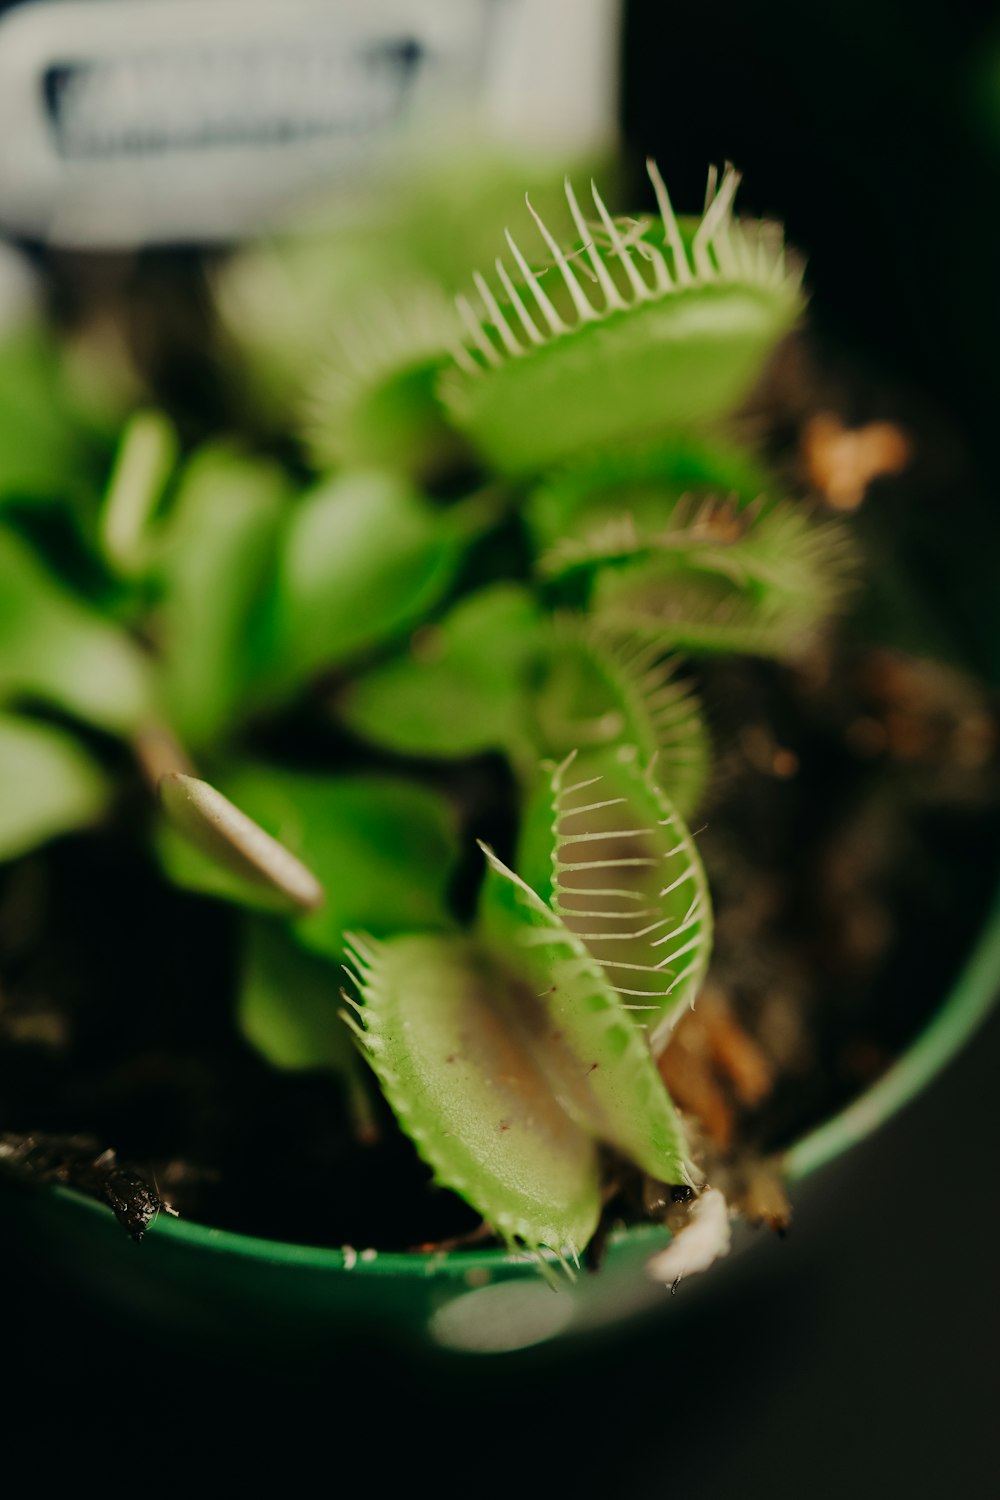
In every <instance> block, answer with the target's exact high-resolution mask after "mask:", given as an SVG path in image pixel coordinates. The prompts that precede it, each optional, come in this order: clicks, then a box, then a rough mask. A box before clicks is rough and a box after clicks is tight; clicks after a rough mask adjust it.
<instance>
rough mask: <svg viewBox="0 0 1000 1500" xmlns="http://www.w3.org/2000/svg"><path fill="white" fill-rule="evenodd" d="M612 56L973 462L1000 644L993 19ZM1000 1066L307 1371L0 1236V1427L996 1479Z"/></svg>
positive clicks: (539, 1472) (822, 1485) (957, 1489)
mask: <svg viewBox="0 0 1000 1500" xmlns="http://www.w3.org/2000/svg"><path fill="white" fill-rule="evenodd" d="M991 77H992V79H993V80H995V81H994V82H993V83H992V84H991ZM625 78H626V91H625V105H624V124H625V133H626V139H627V142H628V145H629V147H630V149H631V151H632V153H633V160H635V161H636V162H638V161H639V160H640V159H641V156H642V154H644V153H645V152H646V151H650V152H653V153H655V154H656V155H657V156H658V158H659V160H660V164H661V166H662V167H663V170H664V174H665V176H666V177H667V179H668V181H669V182H670V184H671V189H672V191H673V192H674V196H675V201H680V202H683V203H690V202H694V201H697V200H698V197H699V195H700V192H701V190H702V185H703V179H704V170H705V164H706V162H708V161H711V160H716V161H720V160H723V159H725V158H727V157H732V158H733V159H734V160H736V162H737V164H738V165H739V166H740V167H741V168H742V169H743V170H744V172H745V174H746V189H745V193H744V196H743V201H744V204H745V206H747V207H750V208H753V209H756V210H759V211H762V212H770V213H775V214H777V215H779V216H781V217H783V218H784V219H785V221H786V223H787V226H788V232H789V237H790V239H791V240H793V241H794V242H796V243H798V244H799V245H801V246H803V247H804V249H805V250H806V251H807V252H808V254H809V257H810V273H809V283H810V286H811V287H812V288H813V293H814V306H813V316H814V318H815V320H816V325H817V327H818V328H819V329H820V330H821V331H822V332H823V333H824V334H825V335H826V336H827V337H828V338H829V339H830V341H831V344H832V345H834V346H836V347H838V348H839V349H840V350H841V351H842V354H843V357H844V358H845V359H848V360H851V359H856V360H858V361H860V363H861V365H862V366H863V368H864V369H866V370H867V371H869V372H870V373H871V378H872V380H873V382H875V383H876V384H878V383H879V382H881V381H885V382H887V383H889V384H895V385H897V386H899V387H900V388H902V387H906V388H910V389H913V390H915V391H919V392H920V393H921V399H923V400H925V401H926V402H927V403H928V405H929V407H930V408H933V410H934V412H935V413H936V419H938V420H940V421H941V422H942V423H943V424H944V425H945V426H948V427H950V428H951V429H953V430H954V431H955V433H956V434H957V435H958V439H959V441H960V443H961V445H962V446H963V448H964V449H965V450H966V452H967V454H968V455H969V460H970V471H969V472H970V474H972V475H973V476H974V477H973V478H972V479H970V480H969V481H968V482H967V483H966V482H963V484H962V485H961V486H960V487H957V488H956V492H955V493H954V495H953V496H951V497H949V499H948V503H947V513H946V514H945V515H944V517H943V518H942V517H941V516H938V517H936V518H935V525H936V527H937V533H936V534H937V536H938V537H939V539H941V544H940V546H939V547H938V548H937V552H936V566H937V567H939V569H940V574H939V575H937V582H938V584H939V586H940V587H941V588H942V589H949V590H951V591H952V592H953V594H954V597H955V598H956V600H957V601H958V608H959V610H960V612H961V613H962V619H963V620H964V628H965V630H966V633H967V638H968V640H969V642H970V643H974V645H975V649H977V650H978V651H980V653H981V662H980V665H981V666H982V667H983V669H984V670H987V671H993V670H995V668H996V663H997V660H998V659H1000V630H997V629H996V628H995V626H994V628H993V630H992V633H991V631H990V620H991V619H992V618H994V617H995V615H996V612H997V608H998V604H997V597H996V596H997V594H998V593H1000V590H998V589H997V585H996V578H997V573H998V567H997V560H998V558H1000V535H998V532H1000V524H998V518H1000V507H998V506H997V504H996V503H995V493H994V492H995V481H994V479H993V468H994V461H995V444H996V436H995V434H996V428H997V424H996V417H995V407H996V399H997V369H998V362H997V349H998V334H1000V290H998V284H1000V210H998V204H1000V193H998V186H1000V32H998V30H997V23H996V21H995V20H994V19H993V18H992V17H991V16H989V15H987V14H986V13H985V9H984V8H983V7H973V6H971V5H968V4H966V5H958V6H956V5H954V4H953V5H950V6H948V7H945V6H944V5H933V6H931V5H927V6H922V7H914V6H913V5H909V4H903V3H891V0H871V3H868V4H863V3H860V0H839V3H837V4H836V5H831V6H824V7H818V6H806V5H802V4H800V5H792V4H786V3H778V4H771V5H769V6H767V7H762V6H756V5H736V4H731V3H726V4H722V5H719V4H715V5H712V6H706V5H697V4H693V5H691V4H689V5H687V6H680V5H676V4H663V3H660V4H657V3H652V0H650V3H644V4H637V3H632V4H630V5H629V6H628V7H627V28H626V40H625ZM991 99H992V103H991ZM636 181H637V182H638V175H637V177H636ZM956 538H962V539H964V540H965V542H966V545H963V546H961V547H960V546H958V545H957V543H956ZM970 538H971V539H972V541H973V543H974V544H973V545H971V546H970V545H968V544H967V543H968V540H969V539H970ZM984 641H985V642H986V645H985V648H984V646H983V642H984ZM994 642H995V643H996V646H995V647H994V646H993V645H992V643H994ZM994 651H995V652H996V654H995V655H994V654H993V653H994ZM998 1078H1000V1017H995V1018H994V1019H993V1020H992V1021H991V1022H990V1023H989V1024H988V1025H987V1026H986V1027H985V1028H984V1029H983V1031H982V1032H981V1033H980V1034H979V1035H978V1037H977V1038H976V1039H975V1040H974V1041H973V1043H972V1044H971V1045H970V1046H969V1047H968V1048H967V1049H966V1051H965V1053H964V1054H963V1055H962V1057H961V1058H960V1059H959V1061H958V1062H957V1063H955V1064H954V1065H953V1066H952V1067H951V1068H950V1069H949V1070H948V1071H947V1072H946V1074H945V1075H944V1076H943V1077H942V1078H941V1079H940V1080H939V1081H938V1082H937V1083H936V1084H935V1085H934V1086H933V1087H932V1088H931V1089H929V1090H928V1091H927V1092H926V1093H925V1094H924V1096H923V1097H922V1098H921V1099H920V1100H919V1101H918V1102H917V1103H916V1104H915V1105H914V1106H912V1107H911V1108H910V1109H909V1110H907V1111H906V1112H904V1114H903V1115H902V1116H900V1117H899V1118H898V1119H897V1120H895V1121H894V1122H892V1123H891V1124H890V1125H889V1126H888V1127H886V1128H885V1129H884V1130H883V1131H882V1132H881V1133H879V1134H878V1135H877V1136H876V1137H874V1138H872V1139H871V1140H870V1141H868V1142H867V1143H866V1144H865V1145H864V1146H863V1147H861V1148H860V1149H858V1150H857V1151H855V1152H854V1153H852V1155H851V1156H850V1157H849V1158H848V1159H847V1160H845V1161H841V1162H839V1163H837V1164H836V1165H835V1166H834V1167H832V1168H829V1169H827V1170H826V1171H824V1172H823V1173H821V1174H820V1176H819V1177H818V1178H817V1179H816V1180H815V1181H812V1182H809V1183H807V1184H805V1185H804V1186H803V1187H802V1188H801V1189H800V1190H799V1191H798V1192H797V1194H796V1199H795V1222H794V1227H793V1231H792V1233H791V1235H790V1237H789V1238H788V1239H787V1240H785V1241H783V1242H781V1241H777V1240H771V1239H767V1238H762V1239H761V1240H760V1241H759V1242H758V1243H757V1244H756V1245H754V1246H753V1248H752V1249H750V1250H749V1251H747V1252H746V1253H745V1254H742V1255H741V1256H739V1257H736V1258H734V1259H733V1260H732V1261H730V1262H728V1263H726V1264H724V1265H723V1266H721V1267H719V1268H718V1269H717V1270H716V1271H715V1272H714V1273H713V1274H712V1275H711V1276H710V1277H708V1278H705V1279H704V1280H703V1281H702V1282H700V1283H695V1282H692V1283H689V1284H687V1285H684V1286H682V1288H681V1289H680V1291H679V1293H678V1295H677V1296H676V1297H675V1298H673V1299H670V1298H668V1297H666V1295H665V1297H664V1306H663V1311H662V1313H661V1314H660V1315H658V1316H657V1317H655V1318H652V1319H649V1320H647V1321H646V1322H645V1323H644V1324H643V1325H642V1326H641V1327H638V1328H636V1327H631V1328H629V1329H626V1330H624V1331H623V1332H622V1333H621V1334H619V1335H616V1336H614V1337H613V1338H604V1339H603V1340H601V1341H599V1342H598V1341H593V1342H589V1343H580V1344H577V1345H574V1346H572V1347H570V1349H569V1350H562V1351H558V1352H555V1353H552V1352H545V1351H542V1352H536V1353H534V1354H531V1353H526V1354H522V1355H510V1356H500V1357H493V1358H491V1359H488V1360H486V1361H485V1362H482V1361H478V1360H476V1359H468V1360H457V1359H444V1358H441V1359H437V1360H434V1361H430V1362H428V1361H427V1360H426V1359H424V1360H417V1359H415V1358H414V1357H413V1356H408V1355H404V1354H400V1353H399V1352H398V1351H393V1350H391V1349H386V1348H383V1347H380V1346H376V1345H374V1344H368V1345H364V1346H358V1345H352V1346H350V1347H348V1348H344V1349H340V1350H331V1351H330V1356H329V1361H328V1363H327V1364H326V1365H325V1366H324V1367H323V1368H321V1369H310V1370H309V1371H306V1372H299V1373H296V1372H295V1371H294V1370H291V1369H288V1368H285V1367H281V1366H280V1365H278V1366H275V1367H272V1368H271V1369H270V1370H262V1369H259V1368H256V1369H247V1368H245V1367H237V1366H231V1365H228V1364H226V1363H225V1362H224V1361H222V1360H217V1359H215V1358H212V1357H208V1356H204V1355H203V1356H198V1357H197V1358H195V1357H193V1356H192V1357H191V1358H187V1357H184V1356H182V1355H179V1354H177V1353H172V1354H164V1353H163V1351H162V1350H160V1349H158V1348H157V1347H156V1346H155V1345H151V1344H150V1343H148V1342H147V1340H146V1338H145V1337H144V1334H143V1331H142V1330H141V1328H133V1327H128V1326H124V1325H122V1324H121V1323H118V1322H116V1321H115V1320H114V1319H112V1317H111V1316H110V1315H109V1314H106V1313H102V1312H101V1311H99V1310H98V1309H96V1308H93V1307H90V1306H88V1305H83V1304H81V1303H80V1302H79V1301H78V1300H76V1299H75V1298H74V1297H72V1296H71V1295H70V1294H69V1293H68V1292H67V1291H65V1290H64V1289H63V1288H61V1287H60V1286H58V1285H54V1284H52V1282H51V1279H50V1278H49V1277H48V1276H46V1275H45V1274H43V1273H41V1272H39V1271H38V1270H37V1269H36V1268H34V1267H33V1266H32V1265H31V1264H29V1263H28V1261H27V1260H26V1258H25V1256H24V1255H23V1253H22V1252H20V1251H19V1250H18V1248H17V1246H14V1245H10V1244H7V1245H5V1246H4V1247H2V1248H0V1271H2V1279H0V1285H2V1286H4V1287H5V1288H6V1297H5V1299H4V1300H5V1303H6V1306H7V1313H6V1316H5V1320H4V1323H5V1327H4V1332H3V1335H2V1340H0V1359H2V1366H0V1368H2V1369H3V1370H4V1371H5V1373H6V1378H7V1380H8V1384H9V1390H8V1392H7V1393H6V1394H5V1396H4V1399H3V1404H2V1406H0V1412H2V1413H3V1416H4V1418H5V1419H6V1421H5V1422H4V1424H3V1425H4V1426H6V1427H7V1428H8V1431H9V1433H10V1439H9V1447H10V1451H11V1452H12V1453H14V1454H21V1455H22V1456H27V1457H28V1458H29V1459H31V1460H33V1461H34V1464H35V1465H37V1464H38V1463H39V1460H42V1467H43V1468H45V1467H47V1466H48V1465H49V1463H50V1462H51V1461H52V1460H53V1459H54V1458H55V1457H56V1456H57V1455H58V1454H59V1453H60V1452H61V1453H63V1454H64V1455H68V1456H69V1457H70V1459H71V1461H72V1462H73V1463H74V1464H77V1465H83V1466H84V1467H85V1468H86V1469H87V1470H88V1471H89V1472H90V1474H91V1475H92V1476H93V1478H94V1480H95V1481H97V1482H100V1481H101V1480H104V1481H106V1482H107V1485H108V1488H109V1490H111V1491H112V1492H113V1491H115V1490H117V1489H122V1490H127V1491H129V1492H131V1491H132V1490H133V1489H135V1488H143V1487H144V1486H145V1485H146V1484H147V1483H148V1482H151V1481H152V1480H153V1479H154V1478H156V1477H161V1478H163V1477H167V1478H168V1479H169V1478H171V1477H172V1478H173V1479H174V1480H175V1481H176V1482H177V1483H179V1484H182V1485H185V1486H188V1487H190V1486H191V1483H192V1479H193V1478H195V1479H204V1478H205V1477H206V1476H207V1475H208V1474H209V1472H211V1474H212V1475H213V1476H219V1475H221V1476H224V1477H223V1481H222V1484H221V1488H222V1489H223V1490H228V1489H229V1488H230V1485H229V1483H227V1482H226V1478H225V1476H227V1475H228V1478H229V1479H230V1480H231V1481H232V1483H233V1484H235V1482H236V1479H237V1476H242V1474H243V1471H244V1466H245V1464H246V1461H247V1460H248V1459H250V1460H255V1458H256V1455H257V1452H258V1451H259V1450H261V1449H267V1450H268V1451H269V1453H270V1456H271V1457H272V1458H273V1459H276V1460H277V1461H278V1463H279V1465H280V1466H281V1469H282V1470H283V1472H284V1478H283V1479H281V1480H279V1481H277V1482H276V1483H275V1485H274V1488H275V1491H276V1492H278V1493H284V1492H285V1490H286V1489H293V1488H299V1487H300V1481H301V1479H302V1476H303V1474H304V1473H305V1472H306V1470H305V1467H304V1465H305V1461H306V1459H307V1458H308V1459H309V1461H310V1462H311V1463H314V1464H318V1465H319V1466H320V1467H319V1468H318V1470H316V1471H315V1473H314V1474H313V1475H312V1477H311V1478H309V1479H308V1481H307V1483H308V1487H309V1489H310V1490H312V1489H314V1488H317V1487H322V1488H324V1489H325V1488H328V1487H329V1488H330V1489H333V1490H335V1489H337V1488H340V1486H341V1485H342V1484H345V1483H350V1484H351V1485H352V1487H353V1486H354V1485H355V1484H357V1483H363V1484H365V1485H366V1486H371V1487H373V1488H374V1489H375V1492H376V1493H378V1492H380V1491H381V1490H383V1489H386V1490H388V1489H395V1488H396V1486H397V1484H405V1486H406V1489H407V1491H410V1490H413V1491H416V1492H418V1493H421V1494H422V1493H424V1492H425V1491H426V1492H429V1493H440V1494H447V1495H451V1494H453V1493H456V1492H461V1493H472V1494H475V1493H476V1492H477V1491H480V1490H483V1489H485V1490H486V1491H487V1492H490V1491H491V1490H492V1489H493V1488H499V1487H500V1486H501V1485H502V1487H503V1488H504V1489H505V1490H506V1491H508V1492H512V1493H519V1494H523V1493H524V1492H525V1491H527V1492H528V1493H530V1494H532V1495H534V1494H536V1493H537V1494H545V1493H547V1492H548V1491H549V1490H550V1488H552V1489H556V1491H557V1493H559V1494H563V1493H566V1494H573V1493H576V1494H586V1495H590V1494H595V1495H605V1494H617V1495H626V1496H629V1497H631V1496H643V1495H647V1494H649V1495H664V1496H666V1495H677V1496H712V1497H714V1496H728V1495H730V1494H732V1495H734V1496H735V1495H740V1496H744V1497H748V1500H754V1497H758V1496H759V1497H761V1500H764V1497H767V1500H774V1497H784V1496H788V1497H798V1496H803V1497H806V1496H808V1497H816V1500H826V1497H830V1500H833V1497H838V1500H840V1497H842V1496H855V1497H868V1496H872V1497H876V1496H878V1497H883V1496H884V1497H895V1496H908V1497H917V1500H931V1497H936V1496H939V1495H940V1496H945V1495H949V1496H950V1495H959V1496H968V1497H977V1500H978V1497H980V1496H982V1497H987V1496H993V1495H996V1494H997V1493H1000V1463H998V1454H997V1440H996V1436H995V1434H996V1428H997V1416H996V1414H997V1406H998V1397H1000V1387H998V1380H997V1349H998V1346H1000V1315H998V1301H997V1275H996V1269H995V1268H996V1263H997V1248H996V1247H997V1241H996V1239H995V1235H996V1234H997V1231H998V1229H1000V1222H998V1217H1000V1216H998V1204H997V1192H996V1184H997V1169H996V1158H997V1145H998V1132H997V1129H996V1105H995V1094H996V1087H997V1085H996V1080H997V1079H998ZM206 1453H207V1454H208V1455H209V1456H210V1469H209V1468H206V1467H205V1459H204V1455H205V1454H206ZM355 1466H356V1467H357V1473H356V1474H355V1475H352V1477H351V1478H350V1479H349V1480H348V1479H347V1477H346V1476H347V1472H348V1471H349V1470H350V1469H353V1468H354V1467H355ZM279 1484H280V1489H279ZM215 1487H219V1485H218V1479H217V1478H216V1480H215ZM195 1488H196V1492H197V1489H198V1488H200V1485H198V1484H196V1485H195Z"/></svg>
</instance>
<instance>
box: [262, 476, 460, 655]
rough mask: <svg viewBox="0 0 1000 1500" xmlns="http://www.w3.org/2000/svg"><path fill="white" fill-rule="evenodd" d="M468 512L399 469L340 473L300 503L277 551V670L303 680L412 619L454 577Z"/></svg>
mask: <svg viewBox="0 0 1000 1500" xmlns="http://www.w3.org/2000/svg"><path fill="white" fill-rule="evenodd" d="M468 539H469V537H468V520H467V513H466V512H463V513H461V515H459V514H457V513H456V512H454V511H451V512H448V511H440V510H435V509H434V508H433V507H432V506H431V505H430V504H429V503H428V502H427V501H425V500H424V499H423V498H422V497H421V496H420V495H418V494H417V493H416V492H415V491H414V490H413V489H411V488H410V487H409V485H408V484H407V483H406V482H405V481H404V480H403V479H401V478H400V477H399V476H397V475H392V474H383V473H377V472H374V471H363V472H358V473H350V474H343V475H340V476H339V477H338V478H336V479H333V480H331V481H329V482H328V483H326V484H324V485H323V486H322V487H321V488H319V489H317V490H314V491H313V492H312V493H311V494H309V495H307V496H306V497H305V498H304V499H303V500H302V501H301V502H300V503H299V505H298V506H297V507H296V508H295V511H294V512H293V515H292V518H291V522H290V525H289V528H288V533H287V536H286V538H285V542H284V546H283V549H282V554H281V557H280V560H279V578H278V599H277V613H276V630H277V639H276V642H275V655H276V662H275V671H276V672H277V673H278V675H279V676H280V677H281V679H282V680H283V681H287V682H289V683H297V682H301V681H302V680H303V679H305V678H308V677H310V676H312V675H313V674H314V673H316V672H318V671H320V670H321V669H324V668H327V667H332V666H336V665H337V664H338V663H341V662H343V661H345V660H348V659H349V658H350V657H351V656H354V655H356V654H357V653H358V652H360V651H361V650H363V649H364V648H365V647H368V646H372V645H375V644H377V643H381V642H383V641H386V640H391V639H392V638H393V637H394V636H398V635H399V634H401V633H402V632H403V631H404V630H405V629H406V628H407V627H408V626H410V625H412V624H414V623H415V622H416V621H417V620H419V619H420V618H421V616H422V615H424V614H425V613H426V611H427V610H428V609H429V608H430V606H431V605H432V604H434V603H435V602H436V601H437V600H438V599H439V598H440V597H441V595H442V594H443V593H444V591H445V590H446V589H447V587H448V586H449V584H450V583H451V581H452V579H453V577H454V575H455V572H456V569H457V567H458V563H459V560H460V558H461V555H462V552H463V551H464V548H465V546H466V544H467V541H468Z"/></svg>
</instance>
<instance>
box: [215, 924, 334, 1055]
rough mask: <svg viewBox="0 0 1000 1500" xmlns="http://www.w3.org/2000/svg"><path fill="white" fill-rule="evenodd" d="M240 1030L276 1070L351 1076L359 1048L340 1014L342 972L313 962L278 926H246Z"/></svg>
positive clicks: (319, 962) (315, 961) (317, 961)
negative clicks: (320, 1070) (314, 1070)
mask: <svg viewBox="0 0 1000 1500" xmlns="http://www.w3.org/2000/svg"><path fill="white" fill-rule="evenodd" d="M243 934H244V941H243V949H242V957H243V975H242V982H241V986H240V996H239V1011H238V1015H239V1024H240V1030H241V1031H242V1032H243V1035H244V1036H245V1037H246V1038H247V1040H248V1041H249V1042H251V1043H252V1045H253V1046H254V1047H256V1048H257V1051H258V1052H259V1053H260V1054H261V1056H262V1057H266V1058H267V1061H268V1062H269V1063H273V1065H274V1066H275V1067H276V1068H287V1069H292V1070H294V1069H301V1068H326V1069H328V1070H329V1071H330V1072H333V1073H338V1074H342V1075H344V1076H345V1077H348V1076H350V1075H352V1074H353V1073H354V1071H355V1069H356V1066H357V1062H358V1054H357V1048H356V1047H355V1046H354V1043H353V1041H352V1039H351V1034H350V1032H349V1031H348V1029H347V1027H346V1026H345V1025H344V1021H343V1017H342V1015H341V1009H342V1001H341V990H342V988H343V974H342V972H341V971H340V969H339V968H338V967H337V966H336V965H334V964H332V963H328V962H327V961H326V960H324V959H320V958H314V957H313V956H312V954H309V953H306V952H304V951H303V949H302V948H300V947H299V945H298V944H297V943H295V942H294V941H293V940H292V939H291V938H290V937H289V936H288V934H287V932H286V931H285V930H284V928H283V927H282V926H280V925H278V924H277V923H275V922H272V921H267V920H266V919H263V918H249V919H248V920H247V921H246V922H245V923H244V928H243Z"/></svg>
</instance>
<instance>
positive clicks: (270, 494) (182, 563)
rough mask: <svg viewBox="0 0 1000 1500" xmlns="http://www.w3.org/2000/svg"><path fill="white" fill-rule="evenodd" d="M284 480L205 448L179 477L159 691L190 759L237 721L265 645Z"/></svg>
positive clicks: (165, 575) (167, 557)
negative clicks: (190, 751)
mask: <svg viewBox="0 0 1000 1500" xmlns="http://www.w3.org/2000/svg"><path fill="white" fill-rule="evenodd" d="M288 499H289V485H288V480H287V479H286V478H285V476H284V475H283V474H282V472H281V471H280V470H279V469H278V468H277V467H276V466H275V465H273V464H271V463H268V462H265V461H264V460H262V459H255V458H250V457H248V456H245V455H242V454H239V453H237V452H234V451H232V450H230V449H227V448H223V447H212V448H205V449H203V450H202V451H201V452H200V453H199V454H197V455H196V456H195V458H194V459H192V461H191V463H190V464H189V465H188V466H187V468H186V469H185V471H184V474H183V475H182V477H181V482H180V491H179V494H178V496H177V498H176V501H175V503H174V507H173V511H172V514H171V518H170V523H169V528H168V531H167V535H166V540H165V544H164V548H163V552H162V557H161V563H160V574H161V580H162V587H163V599H162V604H161V609H160V620H159V625H160V635H161V658H162V684H163V686H162V691H163V695H164V700H165V704H166V708H167V712H168V715H169V717H170V720H171V722H172V723H173V725H174V726H175V728H176V729H177V730H178V732H179V734H180V736H181V738H182V739H183V740H184V741H185V743H186V744H188V745H190V746H191V747H192V748H194V749H198V748H201V747H204V746H206V745H208V744H211V743H212V742H213V741H214V740H215V739H217V738H218V737H219V736H220V735H222V734H223V733H224V732H225V730H226V729H227V727H228V726H230V725H231V724H232V722H233V720H234V718H235V717H236V714H237V712H238V708H239V706H240V704H241V701H242V698H243V694H244V692H245V690H246V689H247V687H248V685H249V684H250V682H251V681H252V680H253V679H254V678H255V677H256V676H257V675H258V674H259V672H260V670H261V666H262V662H263V659H264V656H265V654H266V651H267V647H268V642H267V640H266V634H267V631H268V627H269V620H268V607H267V606H268V603H269V601H268V593H269V586H270V585H271V584H272V583H273V574H274V556H275V550H276V546H277V538H278V530H279V525H280V522H281V518H282V515H283V513H284V510H285V506H286V502H287V501H288Z"/></svg>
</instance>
